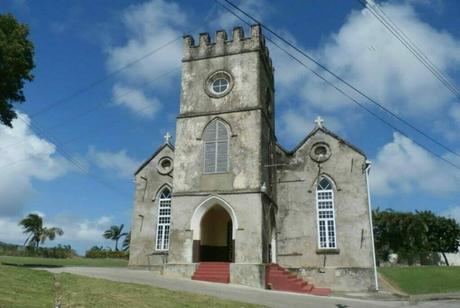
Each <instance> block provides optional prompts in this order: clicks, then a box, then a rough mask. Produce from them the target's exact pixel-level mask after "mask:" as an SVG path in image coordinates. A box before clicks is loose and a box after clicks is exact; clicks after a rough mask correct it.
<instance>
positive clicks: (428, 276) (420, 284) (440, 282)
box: [378, 266, 460, 294]
mask: <svg viewBox="0 0 460 308" xmlns="http://www.w3.org/2000/svg"><path fill="white" fill-rule="evenodd" d="M378 270H379V273H380V274H382V275H383V276H385V278H387V279H388V280H390V282H391V283H393V284H394V285H395V286H397V287H399V288H400V289H401V290H402V291H404V292H406V293H408V294H429V293H447V292H460V266H412V267H380V268H379V269H378Z"/></svg>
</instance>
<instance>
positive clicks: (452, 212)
mask: <svg viewBox="0 0 460 308" xmlns="http://www.w3.org/2000/svg"><path fill="white" fill-rule="evenodd" d="M440 214H441V215H443V216H446V217H450V218H454V219H455V220H456V221H457V222H458V223H459V224H460V206H451V207H449V208H447V209H445V210H444V211H442V212H441V213H440Z"/></svg>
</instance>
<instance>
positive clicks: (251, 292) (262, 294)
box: [46, 267, 460, 308]
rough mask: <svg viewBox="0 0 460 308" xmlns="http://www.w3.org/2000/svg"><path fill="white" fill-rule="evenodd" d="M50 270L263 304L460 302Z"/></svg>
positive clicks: (427, 306) (368, 306)
mask: <svg viewBox="0 0 460 308" xmlns="http://www.w3.org/2000/svg"><path fill="white" fill-rule="evenodd" d="M46 270H48V271H50V272H53V273H62V272H66V273H72V274H79V275H84V276H89V277H97V278H103V279H109V280H113V281H121V282H131V283H139V284H145V285H152V286H156V287H161V288H165V289H169V290H176V291H187V292H193V293H200V294H206V295H210V296H215V297H219V298H223V299H228V300H236V301H242V302H247V303H254V304H259V305H264V306H267V307H276V308H278V307H280V308H281V307H282V308H286V307H289V308H291V307H292V308H294V307H309V308H310V307H311V308H316V307H321V308H322V307H334V308H374V307H376V308H380V307H417V308H418V307H421V308H435V307H436V308H441V307H445V308H458V307H460V301H431V302H420V303H417V304H411V303H408V302H406V301H375V300H361V299H351V298H341V297H321V296H312V295H303V294H296V293H287V292H277V291H268V290H262V289H256V288H250V287H245V286H240V285H233V284H218V283H208V282H201V281H192V280H188V279H179V278H169V277H164V276H160V275H158V274H155V273H153V272H150V271H146V270H133V269H127V268H97V267H61V268H50V269H46Z"/></svg>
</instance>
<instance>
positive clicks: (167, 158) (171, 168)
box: [157, 156, 174, 175]
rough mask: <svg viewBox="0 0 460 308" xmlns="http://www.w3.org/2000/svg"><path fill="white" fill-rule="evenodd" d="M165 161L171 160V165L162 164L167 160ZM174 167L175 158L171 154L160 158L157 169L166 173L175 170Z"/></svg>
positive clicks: (161, 172)
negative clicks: (166, 166) (167, 166)
mask: <svg viewBox="0 0 460 308" xmlns="http://www.w3.org/2000/svg"><path fill="white" fill-rule="evenodd" d="M165 161H169V162H170V167H169V168H164V167H163V166H162V163H163V162H165ZM173 169H174V165H173V160H172V158H171V157H169V156H165V157H162V158H160V160H159V161H158V164H157V170H158V172H159V173H160V174H163V175H166V174H169V173H171V172H172V171H173Z"/></svg>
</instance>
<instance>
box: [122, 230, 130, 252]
mask: <svg viewBox="0 0 460 308" xmlns="http://www.w3.org/2000/svg"><path fill="white" fill-rule="evenodd" d="M130 244H131V231H129V232H128V234H127V235H126V236H125V238H124V240H123V244H122V249H123V251H129V245H130Z"/></svg>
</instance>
